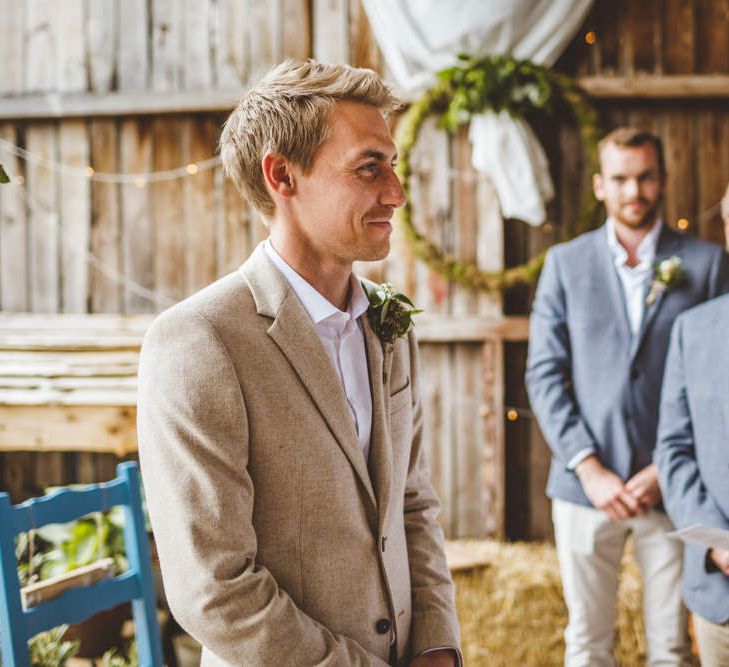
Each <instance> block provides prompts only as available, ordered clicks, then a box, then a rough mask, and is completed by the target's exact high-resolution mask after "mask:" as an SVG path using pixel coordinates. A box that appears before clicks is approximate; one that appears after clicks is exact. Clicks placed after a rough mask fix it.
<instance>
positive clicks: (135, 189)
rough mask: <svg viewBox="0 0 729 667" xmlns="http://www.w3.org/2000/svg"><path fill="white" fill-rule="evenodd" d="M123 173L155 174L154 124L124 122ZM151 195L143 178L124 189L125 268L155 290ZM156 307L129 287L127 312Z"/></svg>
mask: <svg viewBox="0 0 729 667" xmlns="http://www.w3.org/2000/svg"><path fill="white" fill-rule="evenodd" d="M119 152H120V157H121V159H120V165H121V171H122V172H124V173H133V174H139V173H143V172H150V171H152V131H151V124H150V123H148V122H145V121H143V120H141V119H129V120H123V121H122V122H121V127H120V132H119ZM149 203H150V193H149V187H148V185H147V183H146V182H145V181H144V180H143V179H142V178H141V177H140V180H139V181H138V182H137V183H134V184H132V183H129V184H125V185H123V186H121V211H122V215H121V223H122V230H123V233H122V266H123V267H124V275H125V276H126V277H127V279H129V280H131V281H134V282H135V283H138V284H140V285H142V286H143V287H144V288H146V289H151V288H152V287H153V250H152V249H153V241H152V240H153V238H154V235H153V228H152V216H151V215H150V214H149ZM154 310H155V304H154V303H152V302H151V301H150V300H149V299H146V298H143V297H142V296H140V295H139V294H137V293H135V292H134V291H133V290H132V289H130V287H129V285H125V289H124V311H125V312H127V313H135V312H141V313H145V312H154Z"/></svg>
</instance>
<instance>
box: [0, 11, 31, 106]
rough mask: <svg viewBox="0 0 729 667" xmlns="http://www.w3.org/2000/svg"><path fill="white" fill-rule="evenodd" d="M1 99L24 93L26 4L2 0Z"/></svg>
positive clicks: (0, 14)
mask: <svg viewBox="0 0 729 667" xmlns="http://www.w3.org/2000/svg"><path fill="white" fill-rule="evenodd" d="M0 16H2V21H0V98H2V97H3V96H5V95H20V94H21V93H22V92H23V88H24V86H23V64H24V62H23V55H24V50H23V47H24V35H25V4H24V3H22V2H17V1H16V0H0Z"/></svg>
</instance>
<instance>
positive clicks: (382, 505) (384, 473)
mask: <svg viewBox="0 0 729 667" xmlns="http://www.w3.org/2000/svg"><path fill="white" fill-rule="evenodd" d="M361 321H362V326H363V330H364V334H365V348H366V350H367V367H368V370H369V376H370V390H371V392H372V432H371V435H370V470H371V474H372V482H373V484H374V486H375V496H376V497H377V507H378V523H379V525H380V527H381V526H383V525H384V523H385V516H386V512H387V508H388V506H389V504H390V502H389V500H390V483H391V481H392V449H391V443H390V432H389V423H388V416H389V413H390V405H389V399H390V395H389V390H388V387H389V383H388V382H387V380H386V378H385V375H384V373H385V369H386V368H389V365H390V364H391V363H392V351H393V350H392V347H393V346H392V345H385V346H384V350H383V345H382V342H381V341H380V339H379V338H378V336H377V334H376V333H375V332H374V331H372V327H370V323H369V320H368V319H367V316H366V315H364V316H362V318H361Z"/></svg>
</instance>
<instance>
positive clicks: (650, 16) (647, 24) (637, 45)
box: [613, 0, 660, 73]
mask: <svg viewBox="0 0 729 667" xmlns="http://www.w3.org/2000/svg"><path fill="white" fill-rule="evenodd" d="M627 10H628V13H627V26H628V34H627V39H626V43H627V46H628V48H629V50H630V56H631V58H630V62H628V63H627V65H628V71H629V72H632V73H638V72H654V71H655V70H656V51H657V34H658V31H657V27H658V25H659V24H658V17H659V15H660V12H659V8H658V0H644V2H629V3H628V6H627ZM613 11H614V10H613Z"/></svg>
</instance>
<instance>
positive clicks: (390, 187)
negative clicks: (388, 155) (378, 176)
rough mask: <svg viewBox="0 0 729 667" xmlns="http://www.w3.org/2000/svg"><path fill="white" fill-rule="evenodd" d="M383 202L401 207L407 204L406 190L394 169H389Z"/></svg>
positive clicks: (394, 206)
mask: <svg viewBox="0 0 729 667" xmlns="http://www.w3.org/2000/svg"><path fill="white" fill-rule="evenodd" d="M381 203H382V204H383V205H384V206H392V207H393V208H400V207H401V206H402V205H403V204H405V190H404V189H403V187H402V183H401V182H400V179H399V178H398V177H397V174H396V173H395V171H394V170H393V169H390V170H389V171H388V176H387V184H386V187H385V189H384V191H383V193H382V197H381Z"/></svg>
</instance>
